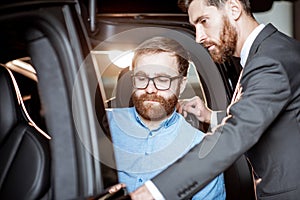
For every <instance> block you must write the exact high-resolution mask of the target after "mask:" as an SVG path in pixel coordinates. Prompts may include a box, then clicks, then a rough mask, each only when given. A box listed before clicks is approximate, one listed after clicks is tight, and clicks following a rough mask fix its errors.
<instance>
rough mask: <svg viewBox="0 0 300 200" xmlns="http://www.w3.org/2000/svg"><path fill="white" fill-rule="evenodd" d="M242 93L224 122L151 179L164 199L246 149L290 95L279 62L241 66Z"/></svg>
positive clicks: (192, 189) (185, 192)
mask: <svg viewBox="0 0 300 200" xmlns="http://www.w3.org/2000/svg"><path fill="white" fill-rule="evenodd" d="M241 86H242V96H241V98H240V99H239V101H238V102H235V103H233V104H232V105H231V106H230V108H229V115H228V116H227V120H226V121H225V123H224V124H222V125H220V126H219V127H218V128H217V129H216V131H215V132H214V134H208V135H206V136H205V137H204V139H203V140H202V142H201V143H200V144H198V145H196V146H195V147H194V148H193V149H191V150H190V151H189V152H188V153H187V154H186V155H185V156H184V157H182V158H181V159H179V160H178V161H177V162H176V163H174V164H173V165H171V166H170V167H169V168H167V169H166V170H165V171H163V172H161V173H160V174H159V175H157V176H156V177H154V178H153V179H152V182H153V183H154V184H155V185H156V186H157V188H158V189H159V191H160V192H161V193H162V194H163V196H164V197H165V198H166V199H172V200H176V199H187V198H189V197H192V196H193V195H194V194H195V193H196V192H197V191H199V190H200V189H202V188H203V187H204V186H205V185H206V184H208V183H209V182H210V181H211V180H212V179H213V178H215V177H216V176H217V175H219V174H220V173H222V172H223V171H225V170H226V169H227V168H228V167H229V166H230V165H231V164H232V163H234V162H235V161H236V160H237V159H238V158H239V157H240V156H241V155H242V154H243V153H245V152H246V151H247V150H248V149H250V148H251V147H252V146H253V145H254V144H255V143H256V142H257V141H258V140H259V138H260V137H261V136H262V135H263V133H264V131H265V130H266V129H267V128H268V126H269V125H270V124H271V123H272V121H273V120H274V119H275V118H276V116H278V114H279V113H280V112H281V111H282V110H283V109H284V107H285V106H286V104H287V102H288V101H289V96H290V85H289V81H288V78H287V75H286V73H285V71H284V69H283V67H282V66H281V64H280V63H277V62H276V61H275V60H273V59H270V58H267V57H259V58H256V59H253V60H252V61H250V62H249V63H248V65H247V66H246V67H245V69H244V72H243V75H242V79H241Z"/></svg>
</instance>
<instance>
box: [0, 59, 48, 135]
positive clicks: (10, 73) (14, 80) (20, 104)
mask: <svg viewBox="0 0 300 200" xmlns="http://www.w3.org/2000/svg"><path fill="white" fill-rule="evenodd" d="M0 65H1V66H2V67H4V68H5V69H6V70H7V71H8V73H9V75H10V77H11V80H12V82H13V85H14V88H15V92H16V95H17V99H18V104H19V106H20V107H21V109H22V111H23V112H24V114H25V117H26V119H27V121H28V124H29V125H30V126H32V127H34V128H35V129H36V130H37V131H38V132H39V133H40V134H42V135H43V136H44V137H46V138H47V139H49V140H50V139H51V137H50V136H49V135H48V134H47V133H45V132H44V131H43V130H42V129H41V128H40V127H38V126H37V125H36V124H35V123H34V121H33V120H32V119H31V117H30V116H29V114H28V112H27V109H26V107H25V105H24V102H23V99H22V95H21V92H20V89H19V86H18V83H17V81H16V79H15V77H14V75H13V73H12V72H11V70H10V69H9V68H8V67H7V66H6V65H5V64H2V63H0Z"/></svg>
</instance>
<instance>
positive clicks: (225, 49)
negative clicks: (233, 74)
mask: <svg viewBox="0 0 300 200" xmlns="http://www.w3.org/2000/svg"><path fill="white" fill-rule="evenodd" d="M237 37H238V36H237V31H236V29H235V28H234V27H233V26H232V25H231V24H230V22H229V19H228V18H227V17H225V16H224V17H223V30H222V32H221V33H220V44H216V43H214V42H209V41H208V42H204V43H203V45H204V46H205V47H207V46H211V45H215V49H214V50H212V51H210V52H209V53H210V55H211V57H212V59H213V60H214V62H216V63H224V62H225V61H227V60H228V59H229V58H230V57H231V56H233V54H234V52H235V49H236V43H237Z"/></svg>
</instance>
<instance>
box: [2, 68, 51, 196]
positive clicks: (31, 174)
mask: <svg viewBox="0 0 300 200" xmlns="http://www.w3.org/2000/svg"><path fill="white" fill-rule="evenodd" d="M2 66H3V65H2ZM2 66H0V91H1V95H0V158H1V159H0V199H41V198H45V199H47V195H49V194H50V193H48V191H49V188H50V152H49V136H48V135H43V134H45V133H44V132H43V131H42V130H39V128H38V127H37V126H35V124H34V122H33V121H31V119H30V117H29V116H28V115H27V116H26V114H27V111H26V108H25V107H22V105H23V106H24V104H22V103H23V102H22V98H21V96H20V93H19V90H18V87H17V85H14V83H16V82H15V79H14V77H13V74H12V72H11V71H10V70H9V69H6V68H5V67H2ZM46 137H48V138H46Z"/></svg>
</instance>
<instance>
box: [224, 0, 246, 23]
mask: <svg viewBox="0 0 300 200" xmlns="http://www.w3.org/2000/svg"><path fill="white" fill-rule="evenodd" d="M226 4H227V11H228V14H229V15H231V17H232V19H233V20H235V21H236V20H238V19H239V18H240V16H241V14H242V10H243V5H242V4H241V2H240V1H239V0H228V1H227V3H226Z"/></svg>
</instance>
